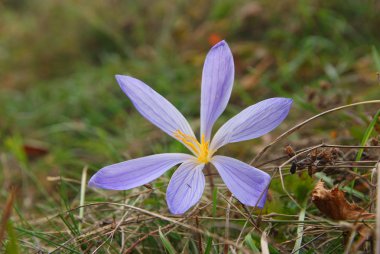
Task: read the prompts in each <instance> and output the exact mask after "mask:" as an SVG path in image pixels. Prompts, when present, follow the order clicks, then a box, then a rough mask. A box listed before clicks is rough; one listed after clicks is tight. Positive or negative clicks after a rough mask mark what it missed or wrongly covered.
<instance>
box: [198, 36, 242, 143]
mask: <svg viewBox="0 0 380 254" xmlns="http://www.w3.org/2000/svg"><path fill="white" fill-rule="evenodd" d="M234 72H235V70H234V60H233V57H232V53H231V50H230V48H229V47H228V44H227V43H226V42H225V41H221V42H219V43H218V44H216V45H215V46H214V47H212V48H211V50H210V51H209V53H208V54H207V56H206V60H205V63H204V66H203V73H202V94H201V136H202V134H203V135H205V138H206V141H208V140H210V137H211V131H212V126H213V125H214V123H215V121H216V119H218V117H219V116H220V115H221V114H222V113H223V111H224V109H225V108H226V106H227V103H228V100H229V99H230V96H231V90H232V87H233V82H234Z"/></svg>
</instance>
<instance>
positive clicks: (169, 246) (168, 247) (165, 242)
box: [158, 228, 177, 254]
mask: <svg viewBox="0 0 380 254" xmlns="http://www.w3.org/2000/svg"><path fill="white" fill-rule="evenodd" d="M158 233H159V235H160V239H161V241H162V244H163V245H164V247H165V249H166V250H167V251H168V252H169V254H175V253H177V252H176V251H175V250H174V247H173V245H172V244H171V243H170V242H169V240H168V239H167V238H166V237H165V235H164V234H163V233H162V232H161V228H159V230H158Z"/></svg>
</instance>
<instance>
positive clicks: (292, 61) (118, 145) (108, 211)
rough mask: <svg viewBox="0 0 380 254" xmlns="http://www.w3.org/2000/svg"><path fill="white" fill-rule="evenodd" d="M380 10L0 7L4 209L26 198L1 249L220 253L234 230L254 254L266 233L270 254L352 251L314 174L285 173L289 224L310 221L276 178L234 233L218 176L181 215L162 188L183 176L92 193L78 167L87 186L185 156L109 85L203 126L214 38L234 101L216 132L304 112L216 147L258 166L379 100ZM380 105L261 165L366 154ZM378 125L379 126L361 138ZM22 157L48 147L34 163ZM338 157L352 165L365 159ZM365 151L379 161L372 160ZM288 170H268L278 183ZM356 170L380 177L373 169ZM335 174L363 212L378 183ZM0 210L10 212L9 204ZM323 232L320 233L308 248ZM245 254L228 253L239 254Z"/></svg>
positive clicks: (103, 4) (245, 5)
mask: <svg viewBox="0 0 380 254" xmlns="http://www.w3.org/2000/svg"><path fill="white" fill-rule="evenodd" d="M379 8H380V7H379V5H378V4H376V3H374V2H371V1H364V2H359V1H353V0H352V1H342V0H336V1H329V2H316V1H313V2H309V1H291V0H286V1H282V2H278V1H274V0H270V1H258V2H250V1H246V0H238V1H232V0H228V1H221V0H216V1H211V2H209V3H206V2H203V1H196V4H195V2H190V1H179V2H177V1H154V2H150V1H101V0H95V1H91V2H90V3H87V4H82V3H78V2H77V1H74V0H69V1H64V2H59V1H48V0H42V1H37V0H32V1H24V0H18V1H5V2H3V3H0V24H1V26H0V29H1V34H0V197H1V200H6V198H7V196H8V194H9V192H10V186H17V187H18V189H19V192H18V193H19V195H18V196H17V200H16V202H15V204H14V209H13V214H12V217H11V219H10V220H9V221H8V224H7V225H8V226H7V228H6V231H7V234H6V238H5V239H3V242H4V245H2V247H1V248H2V249H1V251H7V252H8V253H33V252H37V251H41V252H42V253H48V252H53V251H55V253H60V252H64V253H83V252H84V253H92V252H93V251H95V250H97V251H98V253H119V252H122V251H126V250H127V249H128V248H129V247H131V246H133V245H134V244H136V245H135V247H134V250H133V253H155V252H162V253H165V252H166V253H189V252H190V253H197V252H200V250H199V248H200V247H199V246H202V250H203V251H205V252H206V253H221V252H223V250H224V246H225V243H226V241H225V239H223V237H224V236H225V231H226V230H229V239H228V240H230V241H231V242H233V243H236V245H237V246H240V247H242V248H245V249H247V250H250V251H254V252H255V251H256V252H257V251H260V249H261V247H260V237H261V232H262V231H263V230H264V229H266V228H268V231H267V232H268V239H269V240H268V241H269V249H270V251H271V253H284V252H291V250H292V249H293V247H294V246H295V242H296V238H297V234H298V235H302V244H305V243H308V244H306V245H305V246H303V245H300V244H301V242H300V241H299V242H297V244H296V246H297V248H298V247H299V246H303V247H302V248H301V249H300V250H299V253H309V252H308V251H310V250H313V249H316V250H318V251H319V252H321V253H324V252H331V253H334V251H338V252H342V251H343V249H344V248H345V245H344V242H343V240H342V236H341V235H342V232H343V231H344V228H342V227H338V226H337V225H336V224H334V223H332V222H331V223H330V221H329V220H328V218H326V217H325V216H324V215H323V214H321V213H320V212H319V211H318V210H317V208H316V207H315V206H314V205H313V204H312V202H311V200H310V192H311V190H312V189H313V187H314V184H315V181H316V178H311V177H309V176H307V174H299V175H298V174H295V175H289V174H288V169H289V167H290V165H288V166H289V167H286V169H285V170H284V172H283V173H284V181H285V186H286V188H287V190H288V191H289V192H290V194H291V195H292V197H293V198H295V200H296V201H297V202H298V203H302V204H306V206H305V209H306V215H305V218H304V223H305V226H304V227H299V226H298V225H297V223H292V222H286V221H288V220H289V221H293V222H294V221H297V220H298V217H299V212H300V210H299V208H298V207H297V205H296V204H295V203H293V202H292V200H291V199H290V198H289V197H288V196H287V195H286V193H285V192H284V190H283V189H282V187H281V184H280V181H279V178H278V176H275V177H274V179H273V181H272V183H271V187H270V192H269V197H268V202H267V205H266V207H265V208H264V209H263V211H262V212H260V211H258V210H254V211H253V212H252V215H251V216H252V218H249V215H248V214H247V212H246V210H245V209H244V208H243V207H242V206H241V204H240V203H239V202H238V201H237V200H233V203H232V206H231V211H230V215H229V218H230V228H228V229H226V228H225V224H226V223H225V218H226V208H227V202H226V200H225V199H223V197H227V196H228V190H227V188H226V186H225V185H224V184H223V183H222V181H221V180H220V178H219V176H217V175H215V176H213V179H214V181H215V184H216V186H215V188H214V192H213V190H212V189H211V188H210V185H209V184H208V183H207V186H206V189H205V193H204V196H203V198H202V201H201V202H200V204H199V205H198V206H197V207H196V208H195V209H193V210H192V211H190V212H189V213H188V214H187V215H188V216H189V217H172V216H171V215H170V213H169V212H168V209H167V205H166V202H165V191H166V186H167V184H168V181H169V179H170V176H171V174H172V173H173V172H174V169H173V170H170V171H169V172H168V173H166V174H165V175H164V176H163V177H160V178H159V179H157V180H156V181H154V182H152V188H153V189H147V188H145V187H139V188H135V189H133V190H129V191H119V192H116V191H115V192H114V191H105V190H94V189H88V188H87V187H85V188H84V186H83V184H81V179H82V172H83V169H84V168H85V167H88V170H87V179H89V177H91V176H92V175H93V174H94V173H95V172H96V171H97V170H98V169H99V168H101V167H103V166H105V165H108V164H112V163H116V162H119V161H123V160H127V159H131V158H136V157H140V156H144V155H149V154H153V153H161V152H179V151H180V152H186V149H185V148H184V147H183V146H182V145H181V144H179V143H178V142H176V141H174V140H172V139H171V138H170V137H167V136H166V135H164V133H162V132H161V131H160V130H158V129H157V128H155V127H154V126H153V125H151V124H150V123H148V122H147V121H146V120H145V119H143V117H141V116H140V115H139V114H138V113H137V111H136V110H135V109H134V108H133V106H132V104H131V103H130V101H129V100H128V99H127V97H126V96H125V95H124V94H123V93H122V91H121V89H120V88H119V86H118V85H117V83H116V81H115V79H114V75H115V74H128V75H132V76H134V77H137V78H139V79H141V80H143V81H145V82H146V83H147V84H149V85H151V86H152V87H153V88H154V89H155V90H156V91H158V92H159V93H161V94H162V95H163V96H165V97H166V98H167V99H168V100H169V101H171V102H172V103H173V104H174V105H175V106H176V107H177V108H178V109H179V110H180V111H181V112H182V113H183V114H184V115H185V116H186V117H187V119H188V120H189V122H190V124H191V125H192V126H193V127H194V128H195V129H196V130H198V129H199V104H200V82H201V73H202V65H203V60H204V57H205V55H206V53H207V51H208V49H209V48H210V46H211V45H210V44H209V41H208V40H209V37H210V36H211V35H212V34H216V35H218V36H220V37H221V38H225V39H226V40H227V41H228V43H229V45H230V46H231V48H232V51H233V54H234V59H235V64H236V75H235V76H236V77H235V86H234V90H233V93H232V97H231V100H230V103H229V105H228V107H227V109H226V111H225V112H224V113H223V115H222V116H221V118H220V119H219V120H218V121H217V123H216V127H218V126H220V125H221V124H222V123H224V122H225V121H226V120H227V119H229V118H230V117H231V116H233V115H234V114H236V113H238V112H240V111H241V110H242V109H244V108H245V107H247V106H249V105H251V104H253V103H255V102H258V101H260V100H262V99H265V98H269V97H275V96H286V97H291V98H293V99H294V101H295V104H294V106H293V108H292V111H291V113H290V115H289V117H288V118H287V119H286V121H285V122H284V123H283V124H282V125H281V126H280V127H279V128H277V129H276V130H275V131H273V132H271V133H270V134H269V135H266V136H265V137H263V138H259V139H256V140H253V141H247V142H243V143H239V144H231V145H229V146H227V147H225V148H223V149H221V153H222V154H225V155H229V156H231V157H235V158H238V159H241V160H242V161H245V162H249V161H251V160H252V158H253V157H254V156H255V155H256V154H257V153H258V152H259V151H261V149H263V147H264V146H265V145H267V144H268V143H270V141H271V140H274V139H275V138H276V137H277V136H278V135H280V134H281V133H283V132H284V131H286V130H287V129H289V128H291V127H293V126H294V125H296V124H297V123H299V122H301V121H303V120H305V119H307V118H308V117H311V116H313V115H315V114H316V113H319V112H322V111H324V110H327V109H330V108H333V107H336V106H339V105H345V104H348V103H351V102H357V101H363V100H371V99H379V98H380V89H379V84H378V80H377V76H376V72H379V71H380V69H379V57H378V54H377V51H376V49H379V48H380V40H379V38H378V36H377V34H378V27H379V24H380V17H379V15H377V13H378V12H379ZM378 110H379V105H378V104H377V105H374V104H371V105H368V106H363V107H355V108H352V109H348V110H344V111H340V112H336V113H334V114H331V115H326V116H325V117H323V118H320V119H317V120H316V121H313V122H312V123H311V124H309V125H308V126H307V127H305V128H303V129H302V130H300V131H297V132H295V133H294V134H292V135H291V136H290V137H289V138H288V139H287V140H285V141H284V142H282V143H279V144H277V145H276V146H275V147H274V148H273V149H271V150H270V152H269V153H267V154H266V156H264V158H262V159H261V160H260V161H259V162H258V164H262V163H264V162H266V161H268V160H270V159H273V158H277V157H281V156H283V155H284V154H283V147H284V146H285V145H286V144H291V145H292V146H293V147H294V148H296V149H302V148H307V147H310V146H312V145H315V144H318V143H321V142H325V143H331V144H339V145H365V143H366V144H367V145H368V142H370V141H371V140H372V138H376V137H377V138H378V136H379V126H378V123H376V122H375V121H372V122H371V118H370V117H373V116H374V115H375V113H376V112H377V111H378ZM369 125H370V128H371V130H372V131H371V133H369V135H366V136H365V141H366V142H364V141H363V142H364V143H363V142H362V140H364V139H363V133H364V132H365V130H366V129H367V128H369ZM334 133H335V134H334ZM26 148H33V149H37V150H38V151H40V152H38V154H37V155H33V154H32V152H31V151H30V150H26ZM342 151H343V152H344V153H345V154H346V155H347V156H351V157H350V158H353V159H352V160H355V155H356V154H355V153H356V152H358V151H359V150H357V149H356V150H355V149H353V150H351V151H350V150H349V149H342ZM376 152H377V154H376ZM350 153H353V155H350ZM366 153H367V154H368V156H369V158H375V159H376V158H378V150H377V151H373V150H372V151H366ZM371 156H372V157H371ZM376 156H377V157H376ZM361 159H362V160H369V159H368V158H367V159H366V158H363V156H362V158H361ZM375 159H373V160H375ZM347 160H349V159H347ZM282 162H284V160H280V161H276V162H275V163H271V164H266V165H264V166H262V167H260V168H262V169H263V170H266V171H268V172H270V173H272V172H273V170H274V168H276V167H277V166H279V165H280V164H281V163H282ZM357 169H358V173H359V174H362V175H364V177H366V178H368V179H370V176H369V175H368V172H369V170H368V168H366V167H359V166H357ZM213 172H214V173H216V172H215V171H213ZM325 173H326V172H325ZM330 173H331V172H330ZM344 176H346V175H344ZM325 178H328V179H330V180H331V181H332V182H333V184H337V183H339V184H341V185H342V189H344V188H346V189H347V188H350V189H351V190H352V191H353V192H354V193H356V194H357V195H353V196H354V197H352V198H353V201H355V202H358V204H359V205H360V206H362V207H365V208H367V207H368V206H369V204H370V203H371V200H373V197H372V196H370V195H371V193H372V192H373V191H374V189H373V187H371V188H369V189H368V188H367V189H365V190H363V189H360V188H359V187H360V186H356V187H357V188H356V189H353V188H351V187H350V186H351V185H352V184H351V183H352V182H351V180H350V178H349V177H348V176H347V179H342V178H340V177H339V174H334V173H332V175H329V174H328V172H327V176H326V175H325ZM206 179H207V181H208V178H207V177H206ZM355 183H358V181H357V180H356V181H355ZM81 187H82V189H81ZM84 194H85V195H84ZM358 195H359V198H356V197H357V196H358ZM227 199H228V198H227ZM83 202H84V206H82V208H79V206H80V205H81V204H82V203H83ZM0 203H1V204H0V208H2V209H3V207H2V206H3V205H4V204H3V203H5V202H0ZM114 203H118V204H120V205H115V204H114ZM89 204H92V205H89ZM122 204H126V205H132V206H134V207H138V208H141V209H144V210H147V211H150V212H153V213H154V214H158V215H162V216H164V217H165V218H159V217H156V216H153V215H151V214H150V215H149V214H146V213H143V212H141V211H137V210H133V209H130V208H127V207H123V206H122ZM80 209H82V212H80ZM248 210H249V211H251V209H250V208H248ZM370 212H374V211H373V210H370ZM274 213H276V214H275V215H274ZM82 214H83V217H82V216H81V215H82ZM270 214H272V215H273V216H270ZM260 215H261V216H260ZM196 216H198V219H199V224H198V225H197V224H196V222H195V217H196ZM167 218H169V219H172V220H175V222H173V221H171V220H168V219H167ZM252 219H253V220H254V221H255V222H256V223H258V225H256V227H254V226H253V225H252ZM276 221H284V223H278V222H276ZM314 221H317V222H315V223H316V224H317V226H316V227H315V228H314V229H312V230H309V229H308V227H307V226H306V225H309V224H308V223H314ZM181 223H182V224H181ZM117 225H118V226H117ZM184 225H188V226H189V227H185V226H184ZM310 225H313V224H310ZM192 228H193V229H194V228H196V229H198V231H197V232H196V231H194V230H192ZM302 228H303V232H297V230H298V231H299V230H300V229H302ZM159 229H160V230H159ZM308 230H309V231H308ZM320 231H323V232H325V234H324V235H323V236H321V237H319V238H317V239H314V238H315V237H316V236H317V234H318V232H320ZM152 232H153V233H152ZM199 235H200V237H199ZM199 239H201V243H200V244H199V242H198V241H199ZM331 239H333V240H332V241H331V242H329V243H328V244H327V243H326V244H325V245H322V243H324V242H325V241H326V240H331ZM0 240H1V239H0ZM140 240H141V241H140ZM235 247H236V246H235ZM235 247H234V246H233V245H232V244H231V243H230V244H229V247H228V248H229V249H228V250H229V252H230V253H233V252H232V250H231V249H234V248H235ZM363 248H367V250H368V246H364V247H363ZM1 251H0V252H1ZM237 252H238V253H240V252H239V251H237ZM241 253H242V252H241Z"/></svg>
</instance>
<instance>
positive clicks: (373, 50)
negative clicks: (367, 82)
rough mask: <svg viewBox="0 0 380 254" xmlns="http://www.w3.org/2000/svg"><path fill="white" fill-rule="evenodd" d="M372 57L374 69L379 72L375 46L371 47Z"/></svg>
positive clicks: (379, 64) (378, 57)
mask: <svg viewBox="0 0 380 254" xmlns="http://www.w3.org/2000/svg"><path fill="white" fill-rule="evenodd" d="M372 57H373V61H374V62H375V66H376V69H377V70H378V71H380V55H379V52H377V49H376V47H375V46H372Z"/></svg>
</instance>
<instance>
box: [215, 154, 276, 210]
mask: <svg viewBox="0 0 380 254" xmlns="http://www.w3.org/2000/svg"><path fill="white" fill-rule="evenodd" d="M211 163H212V164H213V165H214V166H215V167H216V169H217V170H218V172H219V174H220V176H221V177H222V179H223V181H224V183H225V184H226V185H227V187H228V189H229V190H230V191H231V192H232V193H233V194H234V196H235V197H236V198H237V199H238V200H239V201H240V202H242V203H243V204H245V205H249V206H258V207H259V208H263V207H264V204H265V200H266V195H267V191H268V187H269V182H270V176H269V175H268V174H267V173H265V172H264V171H261V170H260V169H257V168H254V167H252V166H250V165H248V164H246V163H244V162H241V161H239V160H236V159H233V158H230V157H226V156H220V155H217V156H214V157H213V159H212V161H211Z"/></svg>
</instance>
